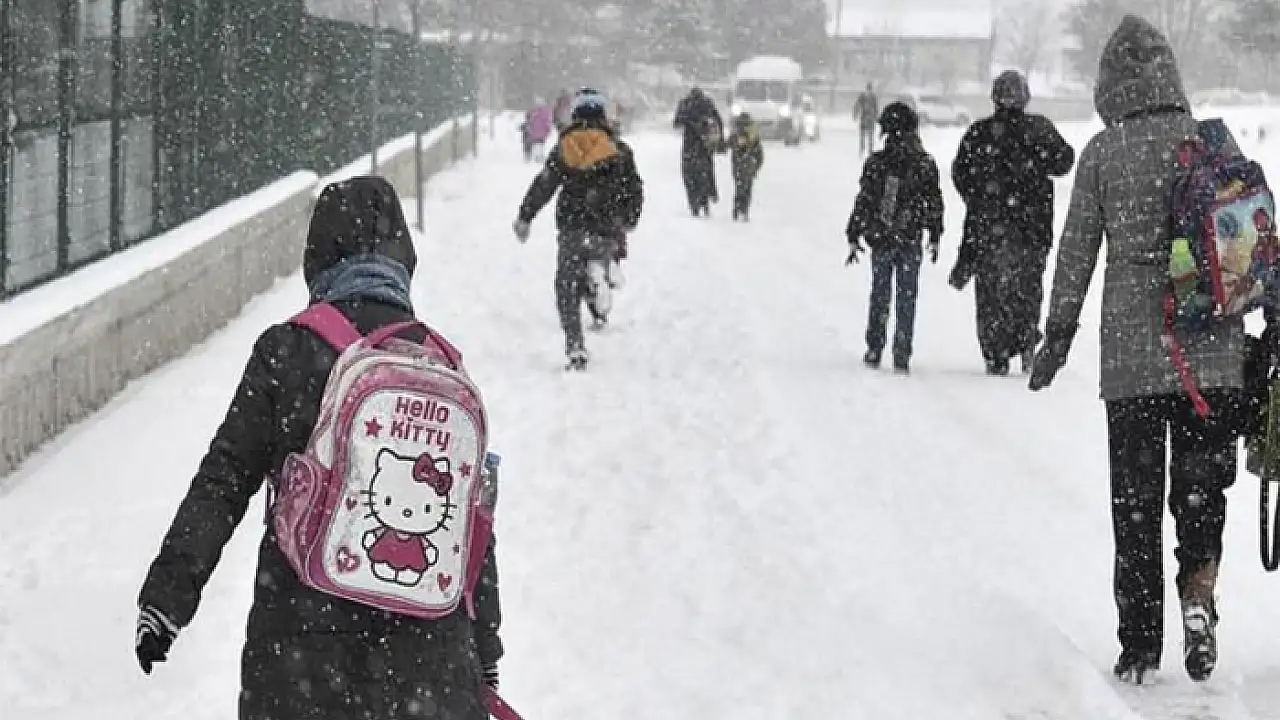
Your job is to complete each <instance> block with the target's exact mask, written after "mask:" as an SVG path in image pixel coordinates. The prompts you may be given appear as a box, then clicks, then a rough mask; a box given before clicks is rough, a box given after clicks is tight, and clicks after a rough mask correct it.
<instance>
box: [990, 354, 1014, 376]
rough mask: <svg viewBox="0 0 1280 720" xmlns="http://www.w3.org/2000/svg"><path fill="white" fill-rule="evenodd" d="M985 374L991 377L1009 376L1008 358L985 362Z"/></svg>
mask: <svg viewBox="0 0 1280 720" xmlns="http://www.w3.org/2000/svg"><path fill="white" fill-rule="evenodd" d="M987 374H988V375H991V376H993V377H1004V376H1006V375H1008V374H1009V359H1008V358H993V359H990V360H987Z"/></svg>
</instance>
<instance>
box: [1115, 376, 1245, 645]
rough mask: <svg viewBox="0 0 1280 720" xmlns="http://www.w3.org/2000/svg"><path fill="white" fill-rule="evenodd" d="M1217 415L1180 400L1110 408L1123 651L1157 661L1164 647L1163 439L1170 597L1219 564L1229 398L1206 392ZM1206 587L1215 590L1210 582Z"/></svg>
mask: <svg viewBox="0 0 1280 720" xmlns="http://www.w3.org/2000/svg"><path fill="white" fill-rule="evenodd" d="M1205 398H1206V399H1207V400H1208V401H1209V402H1210V403H1211V405H1212V406H1213V407H1214V408H1215V409H1219V411H1220V414H1215V415H1214V416H1213V417H1211V418H1209V419H1208V420H1202V419H1200V417H1199V416H1198V415H1196V413H1195V410H1194V408H1193V407H1192V405H1191V402H1190V400H1188V399H1187V398H1185V397H1182V396H1176V395H1171V396H1156V397H1144V398H1133V399H1129V400H1113V401H1110V402H1108V403H1107V431H1108V435H1109V445H1110V454H1111V522H1112V529H1113V531H1114V533H1115V600H1116V607H1117V609H1118V610H1119V619H1120V624H1119V632H1118V636H1119V639H1120V645H1121V647H1122V648H1123V649H1124V650H1126V651H1130V652H1136V653H1145V654H1150V655H1151V656H1153V657H1155V658H1159V656H1160V649H1161V647H1162V640H1163V637H1164V557H1163V550H1162V543H1161V531H1160V525H1161V520H1162V519H1163V516H1164V508H1163V504H1164V502H1165V495H1166V492H1165V448H1166V437H1168V438H1171V441H1170V442H1169V445H1170V451H1171V452H1170V462H1169V477H1170V479H1171V481H1172V482H1171V483H1170V487H1169V490H1168V502H1169V509H1170V510H1171V511H1172V513H1173V521H1174V524H1175V528H1176V531H1177V537H1178V548H1177V549H1176V550H1175V551H1174V555H1175V557H1176V558H1177V561H1178V577H1177V587H1178V589H1179V594H1180V595H1183V596H1185V592H1186V588H1187V587H1188V583H1189V581H1190V580H1191V579H1192V578H1193V577H1195V576H1197V575H1198V574H1199V573H1201V572H1202V571H1204V570H1206V568H1207V566H1209V565H1210V564H1212V567H1211V568H1208V569H1209V570H1210V572H1211V573H1214V574H1216V571H1217V564H1218V562H1219V561H1220V560H1221V558H1222V529H1223V526H1224V524H1225V522H1226V512H1227V499H1226V495H1225V494H1224V492H1223V491H1225V490H1226V489H1227V488H1229V487H1230V486H1231V485H1232V483H1234V482H1235V478H1236V432H1235V427H1234V423H1233V421H1232V418H1233V415H1234V413H1232V412H1230V411H1229V409H1230V408H1231V407H1233V403H1234V402H1235V400H1236V398H1237V393H1235V392H1234V391H1205ZM1211 582H1212V581H1211Z"/></svg>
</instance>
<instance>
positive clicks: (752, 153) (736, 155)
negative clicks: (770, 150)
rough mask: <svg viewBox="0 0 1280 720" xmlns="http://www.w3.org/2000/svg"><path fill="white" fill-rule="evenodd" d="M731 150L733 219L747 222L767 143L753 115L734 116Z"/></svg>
mask: <svg viewBox="0 0 1280 720" xmlns="http://www.w3.org/2000/svg"><path fill="white" fill-rule="evenodd" d="M729 152H730V159H731V161H732V163H733V219H734V220H739V219H741V220H742V221H743V222H747V221H748V220H749V219H750V214H751V191H752V188H753V186H754V185H755V182H756V175H758V174H760V168H762V167H763V166H764V145H763V144H762V143H761V142H760V133H759V132H758V131H757V129H756V124H755V121H753V120H752V119H751V115H750V114H748V113H745V112H744V113H739V114H738V116H737V117H735V118H734V119H733V134H731V135H730V136H729Z"/></svg>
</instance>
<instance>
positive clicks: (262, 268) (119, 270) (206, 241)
mask: <svg viewBox="0 0 1280 720" xmlns="http://www.w3.org/2000/svg"><path fill="white" fill-rule="evenodd" d="M472 137H473V136H472V133H471V128H470V125H469V124H468V123H459V124H458V125H457V126H456V127H455V126H454V125H453V124H452V123H450V124H448V125H446V126H444V127H441V128H438V129H437V130H436V131H434V132H432V133H430V134H428V135H427V136H425V137H424V140H423V160H424V169H425V173H424V175H425V177H430V176H431V175H433V174H435V173H437V172H440V171H441V170H444V169H445V168H447V167H449V165H451V164H452V163H453V162H454V160H455V159H458V158H461V157H462V156H465V155H469V154H471V153H472V151H473V150H474V146H473V144H472ZM384 153H385V154H384ZM369 169H370V168H369V161H368V159H367V158H366V159H365V160H364V161H363V165H361V163H359V162H358V163H353V165H352V166H351V167H350V168H348V169H347V170H346V171H344V173H339V174H338V175H335V176H331V177H330V178H327V179H326V180H325V181H320V180H319V178H317V176H316V175H315V174H314V173H298V174H296V175H294V176H291V177H290V178H286V179H285V180H282V181H280V182H279V183H276V184H275V185H272V186H270V187H268V188H264V189H263V190H261V191H259V192H257V193H254V194H252V195H250V196H247V197H245V198H241V199H239V200H236V201H234V202H232V203H229V204H228V205H226V206H224V207H221V208H218V209H216V210H214V211H212V212H211V213H209V214H207V215H205V216H202V217H201V218H197V219H196V220H194V221H192V222H191V223H189V224H187V225H184V226H183V227H180V228H177V229H175V230H174V231H172V232H170V233H166V234H165V235H163V236H161V237H158V238H155V239H153V240H151V241H148V242H146V243H143V244H141V245H139V246H138V247H136V248H133V249H131V250H128V251H125V252H123V253H119V254H118V255H114V256H112V257H110V258H107V259H105V260H103V261H101V262H99V263H95V264H93V265H90V266H88V267H86V268H84V269H82V270H81V271H80V272H78V273H73V274H72V275H69V276H67V277H65V278H61V279H59V280H58V281H55V283H52V284H51V285H49V286H45V287H41V288H37V289H35V290H32V291H30V292H28V293H24V294H22V295H19V296H18V297H17V298H14V299H13V300H11V301H10V302H9V303H6V304H9V305H11V307H9V308H6V307H4V305H0V330H3V329H4V328H3V327H2V326H3V324H4V323H5V322H8V323H17V322H23V323H28V324H29V325H30V329H27V330H25V331H21V332H18V333H17V334H14V333H9V335H8V336H5V335H4V334H3V333H0V477H3V476H5V475H6V474H8V473H9V472H11V471H13V470H14V469H15V468H17V466H18V465H19V464H20V463H21V462H22V460H23V459H24V458H26V457H27V456H28V455H30V454H31V453H32V452H33V451H35V450H36V449H37V448H39V447H40V446H41V445H42V444H44V443H45V442H47V441H48V440H51V439H53V438H54V437H56V436H57V435H58V434H59V433H61V432H62V431H63V430H65V429H66V428H67V427H68V426H69V425H71V424H72V423H74V422H76V421H78V420H81V419H83V418H85V417H86V416H88V415H90V414H91V413H93V412H94V411H95V410H97V409H99V408H101V407H102V406H103V405H104V404H106V402H107V401H109V400H110V399H111V398H112V397H114V396H115V395H116V394H117V393H119V392H120V391H121V390H123V389H124V387H125V385H126V384H127V383H128V382H129V381H131V380H134V379H136V378H139V377H142V376H143V375H146V374H147V373H149V372H151V371H152V370H155V369H156V368H157V367H159V366H161V365H163V364H165V363H167V362H169V361H171V360H173V359H176V358H179V357H181V356H183V355H184V354H186V353H187V352H188V351H189V350H190V349H191V348H192V347H193V346H194V345H196V344H197V343H199V342H201V341H202V340H204V339H205V338H207V337H209V335H211V334H212V333H213V332H214V331H216V330H218V329H219V328H221V327H223V326H224V325H226V324H227V323H228V322H230V321H231V320H232V319H234V318H235V317H236V316H238V315H239V313H240V311H241V309H242V308H243V307H244V305H245V304H246V303H248V302H249V300H250V299H252V298H253V297H254V296H255V295H257V294H259V293H261V292H263V291H265V290H267V289H268V288H270V287H271V286H272V284H273V283H275V281H276V280H277V279H278V278H280V277H284V276H287V275H290V274H292V273H293V272H295V271H296V270H297V269H298V268H299V266H300V265H301V261H302V247H303V242H304V239H305V237H306V230H307V225H308V223H309V221H310V219H311V211H312V208H313V205H314V202H315V197H316V195H317V194H318V192H319V190H320V187H321V186H322V184H323V183H324V182H328V181H332V180H335V179H341V177H342V175H344V174H345V175H346V176H350V175H355V174H363V173H367V172H368V171H369ZM379 173H380V174H382V175H384V176H386V177H387V178H388V179H389V180H390V181H391V182H392V184H393V185H395V186H396V190H397V191H398V192H399V194H400V196H401V197H402V198H404V199H407V198H410V197H413V196H416V195H417V190H416V189H415V188H414V187H413V184H414V174H415V173H414V142H413V139H412V138H401V139H400V140H396V141H394V142H392V143H389V144H388V145H387V146H386V148H385V149H384V151H383V152H380V158H379ZM406 212H412V209H411V208H406ZM175 248H176V249H175ZM166 253H167V255H166ZM156 257H163V258H164V259H163V261H162V262H159V264H158V265H156V264H154V263H149V262H148V260H150V259H154V258H156ZM131 268H132V269H131ZM104 274H106V275H115V276H117V277H118V278H123V279H122V280H121V281H120V282H111V281H105V282H104V281H103V280H102V278H103V277H104ZM95 285H98V286H101V287H102V290H101V292H95V291H94V290H92V289H89V290H85V291H84V292H83V293H82V294H80V295H77V296H76V300H75V302H74V303H66V297H67V296H68V293H69V292H75V290H76V289H77V288H84V287H87V286H95ZM60 301H61V302H64V303H66V304H65V307H62V308H60V307H59V306H58V303H59V302H60ZM19 302H20V303H21V307H20V306H17V305H14V304H15V303H19ZM45 310H48V316H47V317H44V316H42V317H40V318H39V319H38V320H32V319H31V317H30V316H29V314H30V313H31V312H43V311H45ZM6 313H8V314H6ZM24 313H25V314H27V317H20V315H21V314H24ZM6 337H7V339H6Z"/></svg>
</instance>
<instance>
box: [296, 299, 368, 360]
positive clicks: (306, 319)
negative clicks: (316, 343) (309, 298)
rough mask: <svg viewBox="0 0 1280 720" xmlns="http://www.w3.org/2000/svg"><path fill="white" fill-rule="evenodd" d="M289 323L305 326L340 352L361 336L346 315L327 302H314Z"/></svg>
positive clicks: (358, 340) (353, 343)
mask: <svg viewBox="0 0 1280 720" xmlns="http://www.w3.org/2000/svg"><path fill="white" fill-rule="evenodd" d="M289 324H291V325H296V326H298V327H301V328H306V329H308V330H310V331H311V332H313V333H315V334H316V335H319V336H320V339H322V340H324V341H325V342H326V343H328V344H329V346H330V347H332V348H333V349H334V350H337V351H338V352H339V353H342V352H343V351H345V350H346V349H347V348H349V347H351V346H352V345H355V344H356V343H358V342H360V338H361V337H363V336H362V335H361V334H360V331H359V330H357V329H356V326H355V325H352V324H351V321H350V320H348V319H347V316H346V315H343V314H342V311H341V310H339V309H338V308H336V307H334V306H332V305H330V304H329V303H316V304H314V305H312V306H311V307H308V308H307V309H306V310H303V311H302V312H300V313H298V314H297V315H294V316H293V318H291V319H290V320H289Z"/></svg>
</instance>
